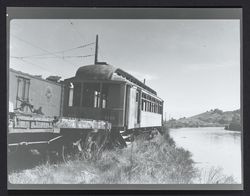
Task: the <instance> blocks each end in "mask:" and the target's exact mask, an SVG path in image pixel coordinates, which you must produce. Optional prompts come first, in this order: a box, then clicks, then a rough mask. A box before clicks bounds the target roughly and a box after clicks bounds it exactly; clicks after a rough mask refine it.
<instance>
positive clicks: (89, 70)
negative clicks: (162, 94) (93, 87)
mask: <svg viewBox="0 0 250 196" xmlns="http://www.w3.org/2000/svg"><path fill="white" fill-rule="evenodd" d="M114 73H115V74H117V75H120V76H122V77H123V78H126V79H127V80H129V81H131V82H133V83H135V84H137V85H138V86H140V87H142V88H144V89H146V90H148V91H149V92H151V93H153V94H155V95H157V93H156V91H154V90H153V89H151V88H150V87H148V86H147V85H145V84H144V83H142V82H141V81H140V80H138V79H137V78H135V77H134V76H132V75H131V74H129V73H127V72H125V71H123V70H122V69H119V68H116V67H114V66H113V65H109V64H105V63H103V64H100V63H99V64H95V65H85V66H82V67H80V68H79V69H78V70H77V71H76V75H75V77H76V78H79V79H80V78H84V79H87V80H112V76H113V74H114Z"/></svg>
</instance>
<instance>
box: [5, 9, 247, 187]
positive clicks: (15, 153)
mask: <svg viewBox="0 0 250 196" xmlns="http://www.w3.org/2000/svg"><path fill="white" fill-rule="evenodd" d="M30 9H32V8H30ZM58 9H60V8H58ZM86 9H89V10H91V8H86ZM114 9H115V8H114ZM199 9H200V12H199V13H202V11H201V10H202V8H199ZM225 9H226V8H225ZM71 10H72V12H74V8H71ZM96 10H97V11H98V8H96V9H95V11H96ZM142 10H143V9H142ZM169 10H171V9H169ZM193 10H194V12H195V8H194V9H193ZM210 10H211V11H213V8H210V9H209V8H208V9H206V13H209V11H210ZM221 10H223V9H221ZM95 11H94V12H95ZM236 11H238V13H239V15H240V14H241V9H236ZM94 12H93V13H94ZM104 12H105V9H104ZM108 12H109V13H110V12H112V9H111V11H110V10H109V11H108ZM142 12H143V11H142ZM167 12H168V9H167V10H165V11H164V12H163V13H167ZM182 12H183V13H185V9H182V10H181V11H179V14H180V15H181V16H182V17H176V18H174V17H171V18H168V17H166V18H157V17H152V18H150V17H148V18H140V17H135V18H130V17H129V12H128V17H127V18H119V17H117V18H115V17H114V18H107V17H106V18H101V17H100V18H98V17H93V18H90V17H86V18H84V16H83V17H82V18H80V17H78V18H72V17H68V18H67V17H65V16H64V17H62V18H46V16H45V17H44V18H30V17H29V18H12V19H11V20H10V21H9V31H8V48H7V51H8V130H7V143H8V146H7V150H8V160H7V161H8V163H7V166H8V171H7V172H8V183H9V184H8V187H9V188H10V189H11V187H19V186H20V187H22V185H38V187H39V185H41V187H42V185H51V184H53V185H78V188H79V187H80V188H81V186H82V187H86V185H100V184H101V185H103V186H105V185H112V186H113V187H115V186H116V185H161V186H162V187H163V189H165V188H164V186H165V185H166V187H168V185H169V187H171V185H175V186H174V187H175V189H177V190H178V187H181V186H182V185H187V186H188V185H197V186H198V187H199V185H213V186H212V187H214V188H215V189H216V187H217V186H218V187H219V186H221V185H230V186H232V187H233V185H242V184H243V180H242V179H243V178H242V175H243V161H242V157H243V153H242V152H243V151H242V133H243V124H242V108H241V104H242V102H241V100H242V92H241V52H242V51H241V19H240V18H233V17H232V18H216V17H211V18H209V17H208V18H204V17H201V18H199V17H196V18H185V16H186V15H185V14H182ZM80 13H81V12H80ZM82 13H84V10H83V11H82ZM140 13H141V12H140ZM145 13H147V12H146V11H145ZM156 13H157V11H156ZM211 13H212V12H211ZM211 15H212V14H211ZM50 16H51V15H50ZM15 185H18V186H15ZM112 186H109V187H111V189H112ZM230 186H228V187H229V188H228V189H230ZM36 187H37V186H36ZM166 189H167V188H166ZM204 189H206V188H204ZM194 190H195V186H194Z"/></svg>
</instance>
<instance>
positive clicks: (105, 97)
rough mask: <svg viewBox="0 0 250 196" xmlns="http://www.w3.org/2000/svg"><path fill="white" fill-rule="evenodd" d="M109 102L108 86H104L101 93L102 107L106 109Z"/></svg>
mask: <svg viewBox="0 0 250 196" xmlns="http://www.w3.org/2000/svg"><path fill="white" fill-rule="evenodd" d="M107 101H108V84H103V85H102V92H101V103H102V104H101V107H102V108H106V107H107Z"/></svg>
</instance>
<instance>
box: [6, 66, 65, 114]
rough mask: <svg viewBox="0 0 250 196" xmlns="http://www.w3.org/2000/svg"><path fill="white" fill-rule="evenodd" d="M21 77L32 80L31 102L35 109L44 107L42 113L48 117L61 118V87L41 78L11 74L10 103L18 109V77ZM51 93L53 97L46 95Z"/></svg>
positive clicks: (30, 89)
mask: <svg viewBox="0 0 250 196" xmlns="http://www.w3.org/2000/svg"><path fill="white" fill-rule="evenodd" d="M18 76H21V77H24V78H27V79H30V88H29V102H30V103H31V104H32V105H34V108H35V109H38V108H39V107H42V112H43V113H44V115H46V116H59V115H60V107H61V106H60V105H61V93H62V92H61V91H62V89H61V85H60V84H56V83H53V82H50V81H46V80H43V79H40V78H36V77H32V76H31V75H28V74H23V73H20V72H15V71H12V70H10V72H9V102H11V103H12V104H13V106H14V108H15V107H16V96H17V77H18ZM48 91H51V95H50V96H48V95H46V93H48Z"/></svg>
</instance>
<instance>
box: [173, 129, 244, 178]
mask: <svg viewBox="0 0 250 196" xmlns="http://www.w3.org/2000/svg"><path fill="white" fill-rule="evenodd" d="M170 135H171V136H172V137H173V139H174V140H175V142H176V145H177V146H178V147H183V148H184V149H186V150H189V151H190V152H191V153H192V155H193V160H194V161H195V162H196V166H197V167H198V168H200V169H209V168H211V167H215V168H222V169H223V174H225V175H228V176H233V177H234V179H235V180H236V182H237V183H241V133H240V132H237V131H226V130H224V128H223V127H205V128H180V129H171V130H170Z"/></svg>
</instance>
